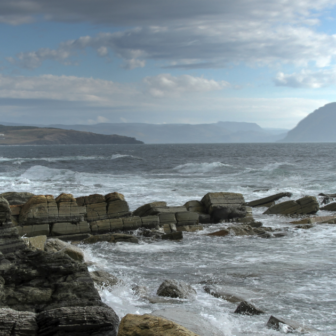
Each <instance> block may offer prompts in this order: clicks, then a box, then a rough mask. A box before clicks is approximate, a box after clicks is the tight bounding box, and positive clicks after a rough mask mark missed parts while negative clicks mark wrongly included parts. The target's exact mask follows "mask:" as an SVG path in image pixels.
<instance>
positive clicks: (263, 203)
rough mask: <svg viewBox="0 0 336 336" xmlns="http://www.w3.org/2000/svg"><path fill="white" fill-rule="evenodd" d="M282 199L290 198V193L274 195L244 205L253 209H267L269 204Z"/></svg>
mask: <svg viewBox="0 0 336 336" xmlns="http://www.w3.org/2000/svg"><path fill="white" fill-rule="evenodd" d="M283 197H292V193H290V192H282V193H278V194H275V195H271V196H267V197H264V198H260V199H257V200H255V201H251V202H248V203H247V204H246V205H248V206H250V207H253V208H254V207H269V206H270V204H272V203H273V202H275V201H277V200H279V199H280V198H283Z"/></svg>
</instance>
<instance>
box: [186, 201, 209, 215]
mask: <svg viewBox="0 0 336 336" xmlns="http://www.w3.org/2000/svg"><path fill="white" fill-rule="evenodd" d="M184 207H186V209H187V210H188V211H192V212H197V213H199V214H206V213H207V209H206V208H205V206H204V204H203V203H202V202H200V201H189V202H187V203H185V204H184Z"/></svg>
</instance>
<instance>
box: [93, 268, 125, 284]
mask: <svg viewBox="0 0 336 336" xmlns="http://www.w3.org/2000/svg"><path fill="white" fill-rule="evenodd" d="M90 276H91V279H92V280H93V281H94V283H95V284H96V285H98V286H99V287H101V288H104V287H113V286H115V285H117V284H122V283H123V282H122V280H120V279H118V278H117V277H115V276H114V275H112V274H110V273H108V272H105V271H93V272H90Z"/></svg>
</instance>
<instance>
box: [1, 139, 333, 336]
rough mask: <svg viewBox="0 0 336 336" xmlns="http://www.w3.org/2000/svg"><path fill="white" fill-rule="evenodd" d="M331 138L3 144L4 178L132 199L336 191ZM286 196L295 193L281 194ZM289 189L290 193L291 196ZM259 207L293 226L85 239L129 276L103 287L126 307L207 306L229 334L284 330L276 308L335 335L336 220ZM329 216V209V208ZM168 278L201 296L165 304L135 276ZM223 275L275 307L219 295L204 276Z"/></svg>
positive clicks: (100, 263)
mask: <svg viewBox="0 0 336 336" xmlns="http://www.w3.org/2000/svg"><path fill="white" fill-rule="evenodd" d="M334 147H335V146H334V145H333V144H297V145H294V144H249V145H247V144H225V145H113V146H112V145H102V146H52V147H48V146H29V147H20V146H15V147H4V146H3V147H0V186H1V190H2V191H3V192H6V191H28V192H33V193H35V194H53V195H55V196H57V195H58V194H60V193H61V192H66V193H72V194H74V195H75V196H81V195H87V194H92V193H101V194H106V193H109V192H113V191H118V192H121V193H123V194H124V195H125V197H126V199H127V201H128V202H129V204H130V207H131V209H135V208H136V207H138V206H140V205H142V204H144V203H148V202H151V201H162V200H163V201H167V203H168V204H169V205H183V204H184V203H185V202H186V201H188V200H191V199H201V198H202V197H203V195H204V194H206V193H207V192H209V191H231V192H240V193H242V194H243V195H244V197H245V199H246V201H250V200H253V199H258V198H261V197H265V196H268V195H272V194H274V193H277V192H281V191H289V192H292V193H293V197H292V198H293V199H297V198H299V197H302V196H304V195H313V196H317V195H318V194H319V193H320V192H325V193H336V155H335V149H334ZM283 200H286V199H283ZM283 200H282V201H283ZM264 210H265V209H254V210H253V213H254V217H255V218H256V219H258V220H261V221H262V222H263V223H264V226H272V227H274V228H280V229H284V228H286V227H287V228H288V227H289V228H288V229H286V230H287V231H286V232H287V236H286V237H283V238H276V239H262V238H256V237H233V236H227V237H207V236H205V233H207V232H212V231H216V230H218V229H219V228H220V227H225V225H223V224H221V225H211V226H210V227H207V228H206V229H205V230H204V231H201V232H198V233H186V234H185V235H184V240H183V241H181V242H168V241H160V242H152V243H149V242H145V241H142V242H141V243H140V244H139V245H136V244H126V243H118V244H115V245H114V244H108V243H102V244H101V243H99V244H95V245H91V246H82V247H83V248H84V251H85V254H86V259H87V260H91V261H93V262H95V263H96V264H95V265H94V266H92V267H91V269H98V268H102V269H105V270H107V271H109V272H111V273H112V274H114V275H116V276H117V277H119V278H121V279H122V280H123V282H124V285H119V286H117V287H116V288H112V289H109V290H103V291H101V296H102V298H103V300H104V301H105V302H106V303H107V304H109V305H110V306H111V307H113V308H114V309H115V310H116V312H117V313H118V315H119V316H120V317H122V316H123V315H125V314H127V313H139V314H143V313H149V312H151V311H153V310H156V309H161V308H165V307H174V306H179V307H184V308H186V309H188V310H190V311H193V312H195V313H197V314H200V315H202V316H203V317H204V318H206V319H207V320H209V321H210V322H211V323H212V324H213V325H214V326H217V327H218V328H220V330H222V331H223V334H224V335H232V336H233V335H237V336H238V335H239V336H240V335H281V334H284V333H285V331H283V332H277V331H272V330H269V329H267V328H266V326H265V324H266V322H267V319H268V318H269V315H270V314H273V315H275V316H280V317H284V318H291V319H293V320H296V321H298V322H301V323H305V324H308V325H312V326H313V327H315V328H317V329H319V330H320V331H321V332H320V335H336V322H335V303H336V294H335V287H336V280H335V279H336V277H335V270H334V265H335V261H336V260H335V259H336V257H335V254H334V250H335V248H336V225H317V226H315V227H314V228H312V229H310V230H297V229H294V228H293V226H292V225H291V224H289V223H288V222H289V221H290V220H289V219H287V218H281V217H277V216H274V217H270V216H266V215H263V214H262V212H263V211H264ZM320 214H321V215H325V214H327V213H326V212H324V213H323V212H322V211H320ZM165 279H181V280H184V281H186V282H188V283H190V284H192V285H193V286H194V288H195V289H196V290H197V296H196V299H195V300H194V301H188V300H186V301H183V300H182V301H180V302H178V303H156V304H152V303H150V302H149V301H148V300H146V299H143V298H141V297H139V296H137V295H136V294H135V293H134V292H133V291H132V289H131V288H132V286H133V285H135V284H137V285H142V286H146V287H148V291H149V295H150V296H155V293H156V290H157V288H158V287H159V285H160V283H161V282H162V281H163V280H165ZM211 281H212V282H216V283H218V284H220V285H222V286H224V287H225V289H226V290H227V291H229V292H232V293H236V295H238V296H242V297H244V298H246V299H248V300H249V301H251V302H253V303H254V304H255V305H257V306H259V307H260V308H262V309H264V310H265V311H267V313H268V314H267V315H266V316H262V315H261V316H255V317H246V316H239V315H235V314H233V311H234V310H235V308H236V306H237V304H233V303H230V302H226V301H224V300H222V299H217V298H214V297H213V296H211V295H209V294H207V293H206V292H205V291H204V289H203V286H204V284H205V283H206V282H211Z"/></svg>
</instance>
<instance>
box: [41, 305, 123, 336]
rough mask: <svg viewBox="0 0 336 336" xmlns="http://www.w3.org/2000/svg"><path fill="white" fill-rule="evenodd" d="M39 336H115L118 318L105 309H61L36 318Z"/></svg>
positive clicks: (93, 307) (108, 309) (45, 312)
mask: <svg viewBox="0 0 336 336" xmlns="http://www.w3.org/2000/svg"><path fill="white" fill-rule="evenodd" d="M37 323H38V326H39V336H49V335H69V336H70V335H71V336H91V335H92V336H93V335H101V336H116V335H117V328H118V324H119V318H118V316H117V315H116V314H115V312H114V311H113V310H112V309H110V308H107V307H99V306H98V307H96V306H91V307H63V308H58V309H52V310H48V311H44V312H42V313H40V314H38V316H37Z"/></svg>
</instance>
